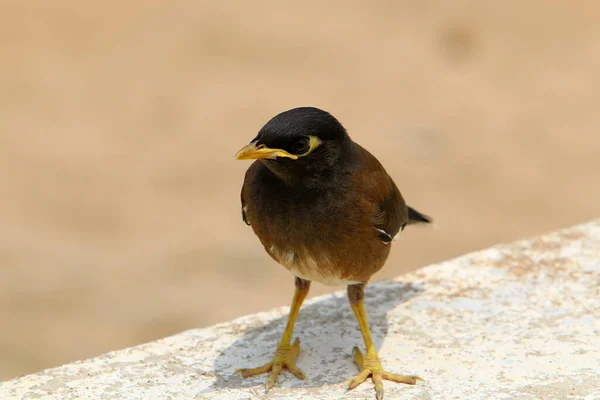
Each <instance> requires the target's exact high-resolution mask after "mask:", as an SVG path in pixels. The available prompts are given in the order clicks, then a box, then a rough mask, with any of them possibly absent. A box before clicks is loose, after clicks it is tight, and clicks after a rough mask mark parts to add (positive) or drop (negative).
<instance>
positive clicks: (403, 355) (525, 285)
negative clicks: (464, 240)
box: [0, 221, 600, 400]
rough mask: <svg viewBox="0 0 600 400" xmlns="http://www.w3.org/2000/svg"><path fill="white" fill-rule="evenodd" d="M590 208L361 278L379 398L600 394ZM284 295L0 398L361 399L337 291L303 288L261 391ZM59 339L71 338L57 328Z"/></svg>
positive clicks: (598, 294) (349, 321)
mask: <svg viewBox="0 0 600 400" xmlns="http://www.w3.org/2000/svg"><path fill="white" fill-rule="evenodd" d="M599 288H600V221H595V222H591V223H588V224H584V225H580V226H577V227H574V228H571V229H566V230H563V231H560V232H555V233H551V234H548V235H545V236H542V237H538V238H534V239H531V240H525V241H520V242H517V243H513V244H509V245H500V246H496V247H493V248H490V249H487V250H483V251H480V252H477V253H473V254H469V255H466V256H463V257H460V258H458V259H455V260H451V261H447V262H444V263H441V264H437V265H432V266H429V267H426V268H423V269H421V270H418V271H416V272H414V273H411V274H407V275H404V276H402V277H400V278H398V279H395V280H392V281H384V282H379V283H374V284H372V285H369V286H368V289H367V295H366V305H367V309H368V311H369V314H370V319H371V326H372V329H373V335H374V340H375V342H376V345H377V348H378V349H379V352H380V355H381V358H382V361H383V363H384V366H385V367H387V369H388V370H390V371H393V372H397V373H403V374H417V375H419V376H421V377H423V378H424V379H425V382H419V383H418V384H417V385H416V386H407V385H398V384H394V383H392V382H385V383H384V385H385V391H386V398H387V399H399V398H402V399H406V400H409V399H435V400H437V399H461V400H466V399H542V398H543V399H586V400H592V399H600V335H599V333H600V332H599V331H600V289H599ZM286 313H287V307H284V308H280V309H277V310H274V311H271V312H265V313H260V314H256V315H250V316H247V317H243V318H240V319H237V320H235V321H231V322H229V323H225V324H220V325H216V326H213V327H210V328H206V329H198V330H191V331H187V332H183V333H181V334H178V335H175V336H172V337H168V338H165V339H162V340H158V341H156V342H152V343H147V344H143V345H140V346H137V347H134V348H130V349H125V350H119V351H115V352H112V353H109V354H106V355H103V356H100V357H98V358H94V359H91V360H87V361H81V362H76V363H73V364H69V365H65V366H62V367H58V368H54V369H50V370H46V371H42V372H40V373H37V374H33V375H29V376H25V377H22V378H20V379H15V380H12V381H8V382H4V383H1V384H0V399H2V400H9V399H10V400H12V399H19V400H21V399H61V400H63V399H94V400H96V399H165V400H166V399H170V400H176V399H219V400H244V399H263V398H266V399H290V400H291V399H306V400H308V399H340V398H345V399H365V398H367V399H368V398H374V391H373V387H372V384H371V383H370V382H368V383H365V384H363V385H361V386H360V387H359V388H358V389H356V390H354V391H352V392H349V393H347V394H344V392H345V385H346V383H347V381H348V380H349V379H350V378H351V377H352V376H353V375H354V374H356V372H357V369H356V367H355V366H354V364H353V363H352V361H351V349H352V347H353V346H354V345H360V346H361V348H362V347H363V344H362V339H361V336H360V332H359V330H358V328H357V324H356V321H355V319H354V316H353V314H352V312H351V310H350V308H349V306H348V304H347V301H346V297H345V293H344V292H339V293H337V294H334V295H331V296H324V297H320V298H315V299H312V300H311V301H308V302H307V304H306V305H305V306H304V307H303V308H302V310H301V312H300V317H299V319H298V323H297V326H296V330H295V336H299V337H300V338H301V341H302V352H301V354H300V358H299V360H298V365H299V367H300V368H302V369H303V370H304V371H305V372H306V374H307V375H308V377H309V379H308V380H307V381H298V380H296V379H295V378H294V377H292V376H291V375H290V374H288V373H284V375H283V377H282V378H280V382H279V385H278V386H277V387H276V388H274V389H273V390H271V392H269V394H268V395H265V394H264V390H263V384H264V381H265V379H266V376H264V375H263V376H259V377H256V378H252V379H248V380H244V379H242V378H241V377H240V376H238V375H234V374H233V372H234V371H235V370H236V369H237V368H240V367H248V366H255V365H258V364H262V363H265V362H267V361H269V360H270V358H271V356H272V353H273V350H274V348H275V346H276V344H277V342H278V339H279V336H280V334H281V332H282V329H283V327H284V324H285V318H286ZM65 340H68V338H65Z"/></svg>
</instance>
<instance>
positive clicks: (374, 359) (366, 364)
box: [348, 347, 423, 400]
mask: <svg viewBox="0 0 600 400" xmlns="http://www.w3.org/2000/svg"><path fill="white" fill-rule="evenodd" d="M352 355H353V356H354V362H355V363H356V365H357V366H358V369H360V372H359V374H358V375H356V376H355V377H354V378H353V379H352V380H351V381H350V382H349V383H348V390H352V389H354V388H355V387H357V386H358V385H360V384H361V383H363V382H364V381H366V380H367V378H368V377H369V376H370V377H371V378H372V379H373V383H374V384H375V394H376V397H377V400H383V380H384V379H385V380H388V381H393V382H397V383H406V384H408V385H414V384H416V383H417V381H422V380H423V379H421V378H419V377H418V376H413V375H409V376H407V375H398V374H393V373H391V372H387V371H385V370H384V369H383V368H382V367H381V361H380V360H379V356H378V355H377V352H375V351H372V352H367V355H366V356H363V354H362V353H361V351H360V350H359V349H358V347H354V348H353V349H352Z"/></svg>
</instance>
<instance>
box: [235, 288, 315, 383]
mask: <svg viewBox="0 0 600 400" xmlns="http://www.w3.org/2000/svg"><path fill="white" fill-rule="evenodd" d="M295 283H296V290H295V292H294V299H293V300H292V307H291V309H290V315H289V316H288V320H287V325H286V327H285V330H284V331H283V335H282V336H281V340H280V341H279V345H278V346H277V350H276V351H275V356H274V357H273V361H271V362H269V363H267V364H265V365H262V366H260V367H258V368H246V369H240V370H238V371H236V372H237V373H241V374H242V376H243V377H244V378H248V377H251V376H254V375H259V374H264V373H266V372H270V374H269V378H268V379H267V383H266V384H265V389H266V390H267V391H268V390H269V389H271V388H272V387H273V386H274V385H275V383H276V382H277V378H278V376H279V374H280V372H281V370H282V369H283V368H285V369H287V370H288V371H290V372H291V373H292V374H294V375H295V376H296V377H297V378H299V379H306V375H304V372H302V371H301V370H300V369H299V368H298V367H297V366H296V359H297V358H298V354H299V353H300V340H299V339H298V338H296V340H295V341H294V343H293V344H292V333H293V331H294V324H295V323H296V318H297V317H298V311H299V310H300V306H301V305H302V302H303V301H304V299H305V298H306V296H307V295H308V290H309V288H310V281H307V280H304V279H301V278H296V282H295Z"/></svg>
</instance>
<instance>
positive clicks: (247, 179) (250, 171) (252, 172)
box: [240, 161, 260, 226]
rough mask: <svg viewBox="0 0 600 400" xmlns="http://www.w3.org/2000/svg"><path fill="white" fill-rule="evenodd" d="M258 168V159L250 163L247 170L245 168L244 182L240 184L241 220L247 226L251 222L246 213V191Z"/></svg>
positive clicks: (252, 181)
mask: <svg viewBox="0 0 600 400" xmlns="http://www.w3.org/2000/svg"><path fill="white" fill-rule="evenodd" d="M258 168H260V164H259V162H258V161H255V162H253V163H252V165H250V167H249V168H248V170H246V175H245V176H244V183H243V185H242V190H241V193H240V199H241V202H242V221H244V223H245V224H246V225H248V226H250V225H251V223H250V220H249V219H248V216H247V214H246V213H247V210H248V203H247V202H248V199H247V196H248V195H247V191H248V186H249V185H252V184H253V183H254V180H255V179H256V174H257V172H258Z"/></svg>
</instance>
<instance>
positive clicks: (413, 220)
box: [407, 206, 433, 225]
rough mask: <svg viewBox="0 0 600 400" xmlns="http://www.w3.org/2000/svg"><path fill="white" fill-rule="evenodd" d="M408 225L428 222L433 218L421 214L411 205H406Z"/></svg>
mask: <svg viewBox="0 0 600 400" xmlns="http://www.w3.org/2000/svg"><path fill="white" fill-rule="evenodd" d="M407 208H408V225H412V224H430V223H432V222H433V219H432V218H431V217H429V216H427V215H425V214H421V213H420V212H418V211H417V210H415V209H414V208H412V207H408V206H407Z"/></svg>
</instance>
